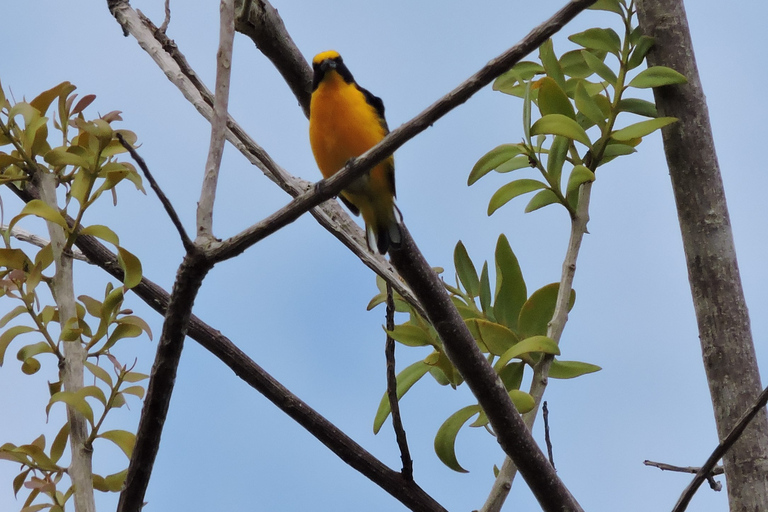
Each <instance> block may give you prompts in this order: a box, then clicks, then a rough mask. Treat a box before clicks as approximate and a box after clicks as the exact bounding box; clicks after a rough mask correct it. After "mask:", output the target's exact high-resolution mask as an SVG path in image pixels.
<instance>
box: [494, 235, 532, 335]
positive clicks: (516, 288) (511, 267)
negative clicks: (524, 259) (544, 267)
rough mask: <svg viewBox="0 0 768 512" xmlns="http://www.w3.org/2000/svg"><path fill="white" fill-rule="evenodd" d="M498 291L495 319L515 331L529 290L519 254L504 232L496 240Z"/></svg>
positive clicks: (495, 297)
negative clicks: (514, 250) (513, 249)
mask: <svg viewBox="0 0 768 512" xmlns="http://www.w3.org/2000/svg"><path fill="white" fill-rule="evenodd" d="M495 259H496V293H495V296H494V305H493V312H494V316H495V320H496V321H497V322H498V323H500V324H503V325H506V326H507V327H509V328H510V329H512V330H513V331H517V329H518V317H519V315H520V310H521V309H522V307H523V304H524V303H525V301H526V297H527V296H528V291H527V289H526V286H525V280H524V279H523V272H522V270H521V269H520V263H519V262H518V260H517V256H515V253H514V252H513V251H512V247H511V246H510V245H509V240H507V237H506V236H505V235H504V234H501V235H499V239H498V241H497V242H496V252H495Z"/></svg>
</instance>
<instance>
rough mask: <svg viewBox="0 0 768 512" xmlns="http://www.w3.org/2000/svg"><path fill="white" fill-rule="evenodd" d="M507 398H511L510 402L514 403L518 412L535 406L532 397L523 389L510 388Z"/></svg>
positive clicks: (521, 412)
mask: <svg viewBox="0 0 768 512" xmlns="http://www.w3.org/2000/svg"><path fill="white" fill-rule="evenodd" d="M509 398H511V399H512V403H513V404H515V408H516V409H517V412H519V413H520V414H525V413H527V412H529V411H532V410H533V408H534V407H536V402H535V401H534V400H533V397H532V396H531V395H529V394H528V393H526V392H525V391H520V390H519V389H512V390H510V391H509Z"/></svg>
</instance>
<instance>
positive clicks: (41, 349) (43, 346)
mask: <svg viewBox="0 0 768 512" xmlns="http://www.w3.org/2000/svg"><path fill="white" fill-rule="evenodd" d="M51 353H53V350H52V349H51V346H50V345H49V344H48V343H47V342H45V341H39V342H37V343H33V344H31V345H26V346H24V347H21V349H20V350H19V352H18V353H17V354H16V359H18V360H19V361H21V362H22V363H23V362H24V361H26V360H27V359H29V358H30V357H34V356H37V355H40V354H51Z"/></svg>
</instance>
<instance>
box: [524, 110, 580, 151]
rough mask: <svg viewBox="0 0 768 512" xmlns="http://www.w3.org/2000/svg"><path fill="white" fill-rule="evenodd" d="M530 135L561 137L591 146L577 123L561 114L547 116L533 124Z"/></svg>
mask: <svg viewBox="0 0 768 512" xmlns="http://www.w3.org/2000/svg"><path fill="white" fill-rule="evenodd" d="M531 134H532V135H539V134H547V135H562V136H563V137H568V138H569V139H571V140H577V141H579V142H581V143H582V144H584V145H585V146H587V147H590V146H591V145H592V142H591V141H590V140H589V136H588V135H587V132H585V131H584V128H582V127H581V126H579V123H577V122H576V121H574V120H573V119H571V118H570V117H568V116H564V115H562V114H549V115H546V116H543V117H542V118H541V119H539V120H538V121H536V122H535V123H533V126H531Z"/></svg>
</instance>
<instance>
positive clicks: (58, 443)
mask: <svg viewBox="0 0 768 512" xmlns="http://www.w3.org/2000/svg"><path fill="white" fill-rule="evenodd" d="M67 441H69V422H68V421H67V422H66V423H64V425H63V426H62V427H61V429H60V430H59V433H58V434H56V437H55V438H54V439H53V443H52V444H51V461H52V462H53V463H54V464H55V463H57V462H59V459H60V458H61V456H62V455H63V454H64V449H65V448H66V447H67Z"/></svg>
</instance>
